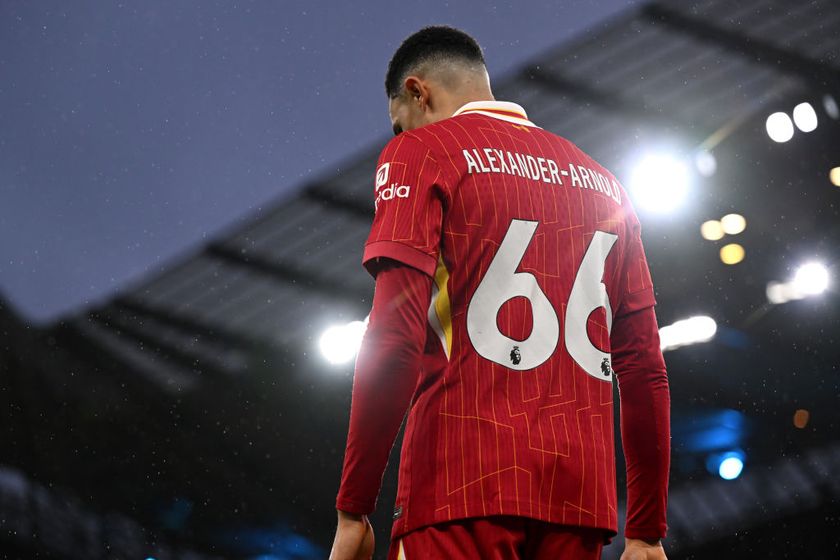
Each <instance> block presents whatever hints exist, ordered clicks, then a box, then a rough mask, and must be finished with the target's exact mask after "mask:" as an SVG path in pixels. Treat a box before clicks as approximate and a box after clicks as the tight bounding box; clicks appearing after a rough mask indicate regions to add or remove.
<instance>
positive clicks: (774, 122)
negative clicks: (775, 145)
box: [765, 111, 793, 143]
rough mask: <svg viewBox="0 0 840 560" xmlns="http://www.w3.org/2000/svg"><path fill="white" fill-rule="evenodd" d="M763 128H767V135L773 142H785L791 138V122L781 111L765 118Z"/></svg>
mask: <svg viewBox="0 0 840 560" xmlns="http://www.w3.org/2000/svg"><path fill="white" fill-rule="evenodd" d="M765 126H766V127H767V135H768V136H770V139H771V140H773V141H774V142H779V143H782V142H787V141H788V140H790V139H791V138H793V122H792V121H791V120H790V117H789V116H787V113H783V112H781V111H779V112H778V113H773V114H772V115H770V116H769V117H767V122H766V123H765Z"/></svg>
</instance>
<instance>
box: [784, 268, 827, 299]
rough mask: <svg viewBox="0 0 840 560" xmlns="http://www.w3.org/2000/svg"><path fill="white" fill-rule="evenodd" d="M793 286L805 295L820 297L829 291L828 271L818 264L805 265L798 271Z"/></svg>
mask: <svg viewBox="0 0 840 560" xmlns="http://www.w3.org/2000/svg"><path fill="white" fill-rule="evenodd" d="M792 284H793V286H794V287H795V288H796V289H797V290H798V291H799V292H801V293H802V294H803V295H806V296H816V295H819V294H821V293H823V292H824V291H826V290H827V289H828V269H827V268H826V267H825V266H824V265H822V264H820V263H817V262H811V263H807V264H803V265H802V266H800V267H799V268H798V269H797V270H796V274H794V276H793V281H792Z"/></svg>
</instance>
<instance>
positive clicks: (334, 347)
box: [318, 319, 367, 365]
mask: <svg viewBox="0 0 840 560" xmlns="http://www.w3.org/2000/svg"><path fill="white" fill-rule="evenodd" d="M365 329H367V319H365V320H364V321H351V322H350V323H347V324H346V325H334V326H332V327H329V328H328V329H327V330H325V331H324V333H323V334H322V335H321V338H320V340H319V341H318V346H319V348H320V349H321V354H323V355H324V357H325V358H326V359H327V361H328V362H330V363H331V364H336V365H338V364H346V363H347V362H349V361H351V360H352V359H353V358H355V357H356V353H357V352H358V351H359V347H360V346H361V345H362V337H364V334H365Z"/></svg>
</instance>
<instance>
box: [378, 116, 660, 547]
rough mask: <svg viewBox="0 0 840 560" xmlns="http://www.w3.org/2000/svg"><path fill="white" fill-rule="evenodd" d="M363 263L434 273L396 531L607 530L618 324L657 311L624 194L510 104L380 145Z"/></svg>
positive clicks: (612, 520)
mask: <svg viewBox="0 0 840 560" xmlns="http://www.w3.org/2000/svg"><path fill="white" fill-rule="evenodd" d="M374 197H375V207H376V212H375V217H374V221H373V225H372V228H371V232H370V235H369V237H368V240H367V242H366V245H365V250H364V257H363V261H364V263H365V264H366V265H367V266H369V265H370V264H371V263H372V262H374V261H375V260H376V259H379V258H390V259H394V260H397V261H400V262H402V263H404V264H406V265H409V266H413V267H415V268H418V269H420V270H422V271H424V272H425V273H427V274H428V275H429V276H431V277H432V278H433V279H434V281H433V289H432V301H431V302H430V305H429V311H428V329H427V340H426V345H425V352H424V357H423V364H422V371H421V372H420V380H419V382H418V384H417V389H416V391H415V394H414V397H413V399H412V403H411V407H410V410H409V413H408V418H407V422H406V429H405V436H404V441H403V447H402V452H401V459H400V468H399V485H398V495H397V503H396V505H395V514H394V516H395V522H394V527H393V536H399V535H401V534H403V533H405V532H407V531H410V530H412V529H414V528H417V527H420V526H423V525H428V524H433V523H439V522H443V521H449V520H453V519H458V518H464V517H476V516H488V515H497V514H502V515H521V516H527V517H531V518H535V519H540V520H545V521H549V522H555V523H561V524H571V525H580V526H587V527H598V528H604V529H608V530H611V531H616V529H617V515H616V507H617V506H616V488H615V456H614V453H615V451H614V441H613V439H614V438H613V406H612V405H613V403H612V379H613V371H612V368H611V362H610V339H609V333H610V328H611V325H612V321H613V318H614V317H616V316H619V315H622V314H626V313H629V312H632V311H636V310H639V309H642V308H645V307H648V306H652V305H654V304H655V300H654V296H653V287H652V283H651V279H650V274H649V272H648V266H647V262H646V260H645V255H644V251H643V248H642V244H641V240H640V235H639V222H638V219H637V218H636V215H635V213H634V211H633V208H632V206H631V204H630V202H629V200H628V199H627V196H626V195H625V191H624V190H623V188H622V187H621V185H620V184H619V182H618V181H617V179H616V178H615V177H614V176H613V175H612V174H611V173H610V172H609V171H608V170H607V169H605V168H604V167H603V166H601V165H600V164H598V162H596V161H595V160H593V159H592V158H591V157H589V156H588V155H587V154H585V153H584V152H582V151H581V150H580V149H579V148H577V147H576V146H575V145H574V144H573V143H572V142H570V141H568V140H566V139H564V138H562V137H559V136H557V135H555V134H552V133H550V132H547V131H545V130H543V129H542V128H540V127H538V126H536V125H535V124H534V123H532V122H531V121H530V120H528V117H527V115H526V113H525V111H524V110H523V109H522V107H520V106H519V105H516V104H513V103H506V102H495V101H482V102H473V103H468V104H467V105H465V106H464V107H462V108H461V109H460V110H459V111H457V112H456V113H455V115H453V116H452V117H451V118H449V119H445V120H443V121H440V122H437V123H434V124H431V125H428V126H425V127H422V128H419V129H415V130H412V131H408V132H403V133H402V134H400V135H398V136H397V137H395V138H394V139H393V140H391V141H390V142H389V143H388V145H387V146H386V147H385V148H384V149H383V151H382V154H381V155H380V158H379V161H378V164H377V169H376V174H375V178H374Z"/></svg>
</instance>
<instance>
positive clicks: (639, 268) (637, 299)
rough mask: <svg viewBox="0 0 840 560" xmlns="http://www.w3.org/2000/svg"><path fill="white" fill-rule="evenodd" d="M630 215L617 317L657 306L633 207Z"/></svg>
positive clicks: (639, 228)
mask: <svg viewBox="0 0 840 560" xmlns="http://www.w3.org/2000/svg"><path fill="white" fill-rule="evenodd" d="M630 214H631V215H630V216H629V219H628V224H627V233H628V237H627V245H626V246H625V250H624V251H625V252H624V262H623V268H622V273H621V295H620V297H621V303H620V304H619V306H618V310H617V311H616V313H615V316H616V317H620V316H622V315H627V314H628V313H632V312H634V311H639V310H640V309H644V308H646V307H651V306H653V305H656V298H655V297H654V294H653V281H652V280H651V277H650V268H649V267H648V262H647V258H646V257H645V249H644V247H643V246H642V236H641V226H640V225H639V220H638V218H636V216H635V214H634V213H633V211H632V207H631V209H630Z"/></svg>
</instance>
